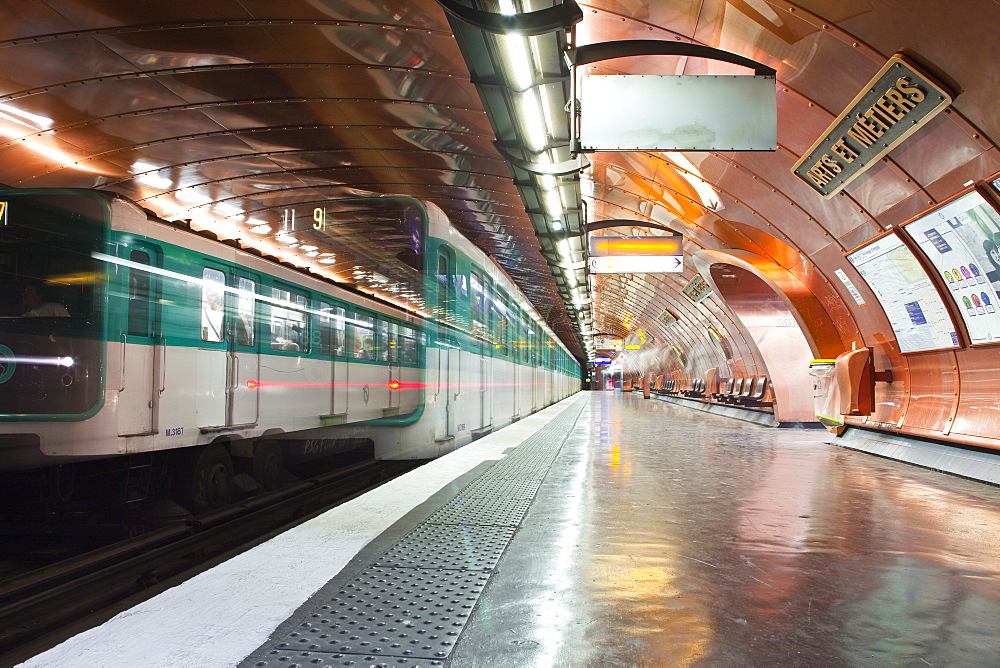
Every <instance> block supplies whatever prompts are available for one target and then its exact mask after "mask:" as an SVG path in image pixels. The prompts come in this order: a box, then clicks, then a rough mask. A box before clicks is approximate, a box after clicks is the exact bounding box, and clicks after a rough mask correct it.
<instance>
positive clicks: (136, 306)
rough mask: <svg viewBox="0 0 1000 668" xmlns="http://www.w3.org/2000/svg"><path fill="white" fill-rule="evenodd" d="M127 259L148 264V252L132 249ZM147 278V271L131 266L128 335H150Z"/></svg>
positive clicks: (148, 276) (129, 274)
mask: <svg viewBox="0 0 1000 668" xmlns="http://www.w3.org/2000/svg"><path fill="white" fill-rule="evenodd" d="M128 259H129V260H130V261H131V262H134V263H136V264H144V265H148V264H149V253H145V252H143V251H138V250H134V251H132V252H131V253H130V254H129V256H128ZM149 278H150V274H149V272H148V271H145V270H143V269H139V268H137V267H132V268H131V269H129V272H128V326H127V327H126V330H125V331H126V333H127V334H128V335H129V336H151V335H152V332H151V331H150V326H149V325H150V323H149V299H150V294H149Z"/></svg>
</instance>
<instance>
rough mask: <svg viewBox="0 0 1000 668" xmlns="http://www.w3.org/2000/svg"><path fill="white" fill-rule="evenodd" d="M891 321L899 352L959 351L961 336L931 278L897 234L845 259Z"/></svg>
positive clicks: (890, 234) (868, 245)
mask: <svg viewBox="0 0 1000 668" xmlns="http://www.w3.org/2000/svg"><path fill="white" fill-rule="evenodd" d="M847 259H848V261H850V263H851V264H853V265H854V266H855V268H857V270H858V273H860V274H861V276H862V277H863V278H864V279H865V281H866V282H867V283H868V287H870V288H871V289H872V292H874V293H875V296H876V297H877V298H878V301H879V304H881V305H882V309H883V310H884V311H885V315H886V317H888V318H889V324H890V325H892V331H893V332H895V334H896V341H897V342H898V343H899V350H900V352H904V353H913V352H918V351H921V350H938V349H941V348H957V347H958V346H959V340H958V332H957V331H956V330H955V323H954V322H952V319H951V316H950V315H948V309H947V308H946V307H945V305H944V302H943V301H942V300H941V295H940V294H939V293H938V291H937V288H935V287H934V283H933V282H932V281H931V279H930V277H929V276H928V275H927V272H926V271H924V268H923V267H922V266H920V262H919V261H918V260H917V258H916V256H915V255H914V254H913V251H911V250H910V249H909V248H908V247H907V246H906V244H904V243H903V240H902V239H900V238H899V237H898V236H897V235H896V234H895V233H893V232H890V233H889V234H887V235H885V236H883V237H879V238H878V239H876V240H875V241H872V242H870V243H868V244H866V245H864V246H861V247H860V248H858V249H857V250H855V251H853V252H851V253H850V254H848V256H847Z"/></svg>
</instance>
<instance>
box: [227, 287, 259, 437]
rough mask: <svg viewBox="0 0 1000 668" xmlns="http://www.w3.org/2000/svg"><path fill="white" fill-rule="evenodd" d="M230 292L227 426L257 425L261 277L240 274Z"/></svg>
mask: <svg viewBox="0 0 1000 668" xmlns="http://www.w3.org/2000/svg"><path fill="white" fill-rule="evenodd" d="M231 280H232V288H233V290H231V291H230V292H229V313H230V317H229V324H230V336H229V345H228V358H229V359H228V374H227V377H228V379H229V383H228V391H227V400H226V401H227V410H226V415H227V420H226V424H228V425H230V426H232V425H249V424H256V423H257V417H258V413H259V409H260V407H259V401H260V392H258V391H257V389H256V385H255V384H256V382H257V381H258V380H259V379H260V340H259V336H258V333H259V331H260V326H259V324H258V323H259V321H260V319H259V318H258V317H257V310H258V309H257V305H258V303H259V302H258V300H257V289H258V286H259V285H260V280H259V277H258V276H257V274H253V273H250V272H247V271H243V270H239V271H236V272H234V274H233V276H232V279H231Z"/></svg>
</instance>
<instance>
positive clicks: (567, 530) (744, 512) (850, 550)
mask: <svg viewBox="0 0 1000 668" xmlns="http://www.w3.org/2000/svg"><path fill="white" fill-rule="evenodd" d="M830 440H831V438H830V436H829V434H827V433H826V432H824V431H818V430H803V429H776V428H768V427H761V426H757V425H753V424H748V423H744V422H739V421H736V420H733V419H730V418H726V417H719V416H715V415H711V414H706V413H701V412H697V411H692V410H691V409H689V408H685V407H683V406H678V405H674V404H671V403H667V402H662V401H654V400H643V399H642V398H641V397H640V396H635V395H622V394H620V393H603V392H594V393H581V394H579V395H577V396H576V397H573V398H570V399H568V400H566V401H564V402H562V403H560V404H558V405H556V406H554V407H550V408H549V409H546V410H545V411H542V412H541V413H539V414H537V415H535V416H531V417H529V418H527V419H525V420H523V421H521V422H519V423H517V424H515V425H513V426H512V427H510V428H508V429H505V430H501V431H500V432H497V433H495V434H491V435H490V436H488V437H486V438H485V439H482V440H481V441H477V442H476V443H473V444H472V445H470V446H467V447H466V448H462V449H461V450H459V451H457V452H455V453H452V454H451V455H448V456H446V457H444V458H442V459H440V460H437V461H435V462H432V463H431V464H428V465H427V466H425V467H422V468H421V469H418V470H417V471H414V472H412V473H410V474H408V475H407V476H404V478H402V479H400V480H398V481H394V482H393V483H390V484H388V485H385V486H383V487H382V488H380V489H379V490H376V491H375V492H373V493H371V494H368V495H365V496H364V497H362V498H360V499H357V500H355V501H352V502H351V503H350V504H347V505H346V506H341V507H340V508H338V509H336V510H334V511H331V512H329V513H327V514H325V515H323V516H322V517H319V518H316V519H314V520H311V521H310V522H308V523H306V524H304V525H302V526H300V527H298V528H296V529H294V530H292V531H290V532H286V533H285V534H282V535H281V536H278V537H276V538H275V539H273V540H271V541H269V542H268V543H265V544H264V545H261V546H259V547H258V548H255V549H254V550H251V551H250V552H248V553H245V554H244V555H240V556H239V557H237V558H235V559H233V560H230V561H229V562H226V563H225V564H222V565H220V566H218V567H216V568H215V569H212V570H209V571H206V572H205V573H202V574H201V575H199V576H197V577H196V578H193V579H192V580H189V581H188V582H185V583H184V584H183V585H181V586H178V587H174V588H173V589H170V590H169V591H166V592H164V593H163V594H160V595H159V596H156V597H154V598H152V599H150V600H148V601H145V602H143V603H141V604H139V605H137V606H135V607H134V608H132V609H130V610H127V611H125V612H123V613H122V614H120V615H118V616H117V617H115V618H114V619H112V620H110V621H109V622H108V623H107V624H104V625H103V626H101V627H99V628H96V629H93V630H91V631H88V632H86V633H83V634H81V635H79V636H77V637H75V638H72V639H70V640H68V641H66V642H64V643H62V644H61V645H59V646H57V647H55V648H53V649H52V650H50V651H48V652H45V653H43V654H40V655H38V656H37V657H35V658H34V659H32V660H30V661H29V662H27V664H25V665H32V666H60V665H63V666H76V665H79V666H84V665H88V666H93V665H102V666H108V665H122V666H134V665H144V666H176V665H209V666H218V665H237V664H241V665H245V666H279V665H280V666H289V665H302V666H311V665H337V666H339V665H353V666H367V665H394V666H395V665H410V666H416V665H452V666H554V665H555V666H675V665H702V666H746V665H753V666H765V665H768V666H769V665H781V666H787V665H801V666H818V665H823V666H826V665H830V666H871V665H886V666H890V665H891V666H924V665H948V666H995V665H1000V488H997V487H994V486H990V485H985V484H982V483H978V482H973V481H969V480H965V479H962V478H958V477H955V476H951V475H947V474H944V473H939V472H936V471H930V470H926V469H920V468H917V467H913V466H910V465H907V464H901V463H897V462H893V461H890V460H886V459H882V458H878V457H875V456H873V455H869V454H866V453H862V452H856V451H852V450H847V449H844V448H840V447H837V446H834V445H830V444H828V441H830ZM345 650H346V651H345Z"/></svg>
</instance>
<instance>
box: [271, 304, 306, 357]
mask: <svg viewBox="0 0 1000 668" xmlns="http://www.w3.org/2000/svg"><path fill="white" fill-rule="evenodd" d="M271 297H272V298H273V299H275V300H277V301H278V302H280V303H279V304H272V305H271V349H272V350H288V351H294V352H303V353H304V352H308V351H309V331H308V330H309V323H308V321H307V320H306V314H305V310H306V308H307V307H308V304H309V300H308V299H307V298H306V297H305V296H304V295H299V294H295V293H293V292H290V291H288V290H282V289H281V288H271Z"/></svg>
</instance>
